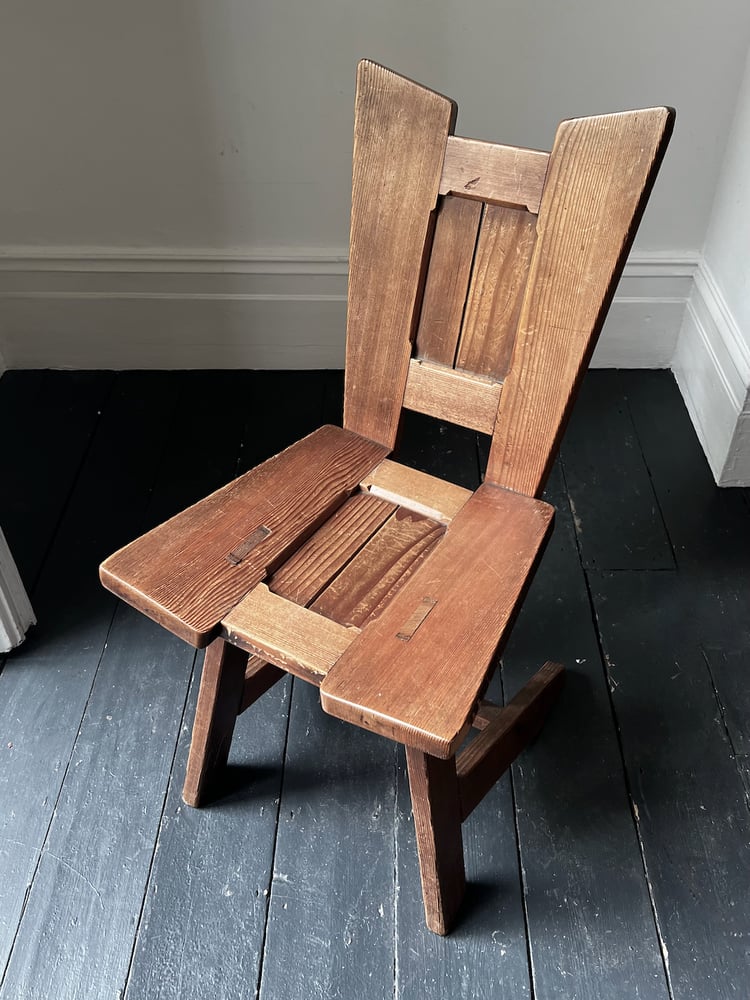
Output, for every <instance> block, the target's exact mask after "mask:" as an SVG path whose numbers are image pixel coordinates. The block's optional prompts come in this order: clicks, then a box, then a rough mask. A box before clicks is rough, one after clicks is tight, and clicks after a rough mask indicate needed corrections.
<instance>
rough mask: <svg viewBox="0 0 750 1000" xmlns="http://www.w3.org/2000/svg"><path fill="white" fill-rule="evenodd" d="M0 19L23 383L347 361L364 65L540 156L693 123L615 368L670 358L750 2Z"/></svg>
mask: <svg viewBox="0 0 750 1000" xmlns="http://www.w3.org/2000/svg"><path fill="white" fill-rule="evenodd" d="M0 16H1V17H2V31H0V121H2V123H3V127H2V136H3V155H2V159H1V161H0V162H1V164H2V165H1V166H0V170H1V171H2V179H1V180H0V352H1V353H2V354H3V355H4V357H5V361H6V364H8V365H9V366H23V365H31V366H34V365H55V366H81V365H84V366H85V365H112V366H134V367H138V366H152V365H153V366H198V365H209V366H210V365H218V366H224V365H247V366H259V367H263V366H274V365H278V366H280V365H290V364H294V365H301V366H308V367H315V366H327V365H332V364H340V363H341V360H342V358H343V353H342V344H343V316H344V301H343V299H344V294H345V254H346V244H347V238H348V210H349V206H348V201H349V177H350V157H351V132H352V98H353V88H354V71H355V65H356V62H357V59H358V58H359V57H360V56H362V55H367V56H370V57H371V58H374V59H376V60H378V61H381V62H383V63H385V64H386V65H389V66H391V67H392V68H394V69H397V70H399V71H401V72H404V73H407V74H408V75H410V76H413V77H414V78H415V79H418V80H419V81H420V82H424V83H427V84H429V85H431V86H433V87H434V88H436V89H438V90H441V91H443V92H445V93H447V94H449V95H451V96H452V97H455V98H456V99H457V100H458V102H459V106H460V108H461V109H462V111H461V113H460V115H459V129H458V131H459V133H461V134H465V135H476V136H480V137H483V138H496V139H499V140H501V141H506V142H510V143H515V144H520V145H529V146H539V147H547V148H548V147H549V145H550V143H551V140H552V135H553V131H554V127H555V124H556V123H557V121H558V120H560V119H561V118H564V117H568V116H571V115H580V114H593V113H599V112H604V111H612V110H618V109H623V108H628V107H635V106H643V105H649V104H662V103H667V104H673V105H675V106H676V107H677V108H678V122H677V129H676V132H675V136H674V139H673V142H672V145H671V148H670V152H669V155H668V157H667V160H666V162H665V165H664V168H663V171H662V174H661V177H660V179H659V181H658V182H657V186H656V189H655V191H654V195H653V198H652V201H651V204H650V207H649V210H648V213H647V215H646V218H645V220H644V223H643V226H642V229H641V232H640V234H639V237H638V242H637V244H636V253H637V254H638V255H640V256H637V257H636V259H635V263H634V266H633V267H631V268H630V269H629V270H628V272H627V276H626V283H624V285H623V287H622V288H621V291H620V293H619V295H618V299H617V301H616V305H615V312H614V313H613V318H612V322H611V323H609V324H608V326H607V329H606V331H605V335H604V337H603V341H602V345H601V347H600V350H599V351H598V353H597V356H596V357H597V359H598V361H599V363H600V364H632V365H638V364H646V365H649V364H651V365H666V364H668V363H669V360H670V358H671V355H672V352H673V349H674V343H675V341H676V337H677V333H678V331H679V324H680V319H681V315H682V311H683V309H684V302H685V299H686V298H687V291H686V290H685V285H686V282H688V281H689V275H690V268H691V267H692V266H693V265H694V263H695V260H696V259H697V254H698V251H699V250H700V248H701V246H702V244H703V240H704V235H705V232H706V226H707V223H708V218H709V212H710V207H711V202H712V198H713V192H714V189H715V185H716V180H717V176H718V171H719V167H720V163H721V158H722V155H723V151H724V147H725V144H726V140H727V135H728V131H729V126H730V122H731V117H732V110H733V107H734V103H735V97H736V94H737V91H738V87H739V84H740V80H741V76H742V69H743V63H744V56H745V53H746V51H747V44H748V39H749V38H750V5H749V4H748V3H747V0H714V2H713V3H712V4H711V5H706V4H705V3H704V0H682V2H680V3H679V4H677V3H675V2H674V0H630V2H629V3H628V4H614V3H609V2H606V0H604V2H603V0H505V2H502V3H497V2H496V0H315V2H310V0H160V2H159V3H153V2H152V0H148V2H147V0H130V2H129V3H121V2H114V0H67V2H66V3H64V4H61V3H59V2H57V0H5V2H4V3H3V9H2V14H1V15H0ZM634 331H635V332H634Z"/></svg>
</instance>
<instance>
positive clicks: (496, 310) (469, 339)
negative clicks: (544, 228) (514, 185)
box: [456, 205, 536, 379]
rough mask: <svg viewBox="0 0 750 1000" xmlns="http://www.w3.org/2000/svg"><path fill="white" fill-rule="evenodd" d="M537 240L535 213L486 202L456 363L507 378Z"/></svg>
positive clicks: (481, 372) (484, 373)
mask: <svg viewBox="0 0 750 1000" xmlns="http://www.w3.org/2000/svg"><path fill="white" fill-rule="evenodd" d="M535 242H536V217H535V216H534V215H532V214H531V213H530V212H527V211H524V210H519V209H515V208H506V207H504V206H502V205H485V208H484V214H483V217H482V225H481V227H480V230H479V241H478V243H477V248H476V254H475V257H474V267H473V269H472V274H471V283H470V286H469V294H468V298H467V300H466V312H465V316H464V322H463V327H462V330H461V340H460V343H459V347H458V355H457V357H456V367H457V368H463V369H465V370H466V371H470V372H476V373H477V374H478V375H490V376H493V377H494V378H497V379H503V378H505V375H506V374H507V372H508V367H509V365H510V358H511V354H512V353H513V344H514V342H515V338H516V328H517V326H518V317H519V314H520V311H521V303H522V301H523V295H524V292H525V290H526V278H527V276H528V272H529V261H530V260H531V253H532V251H533V249H534V243H535Z"/></svg>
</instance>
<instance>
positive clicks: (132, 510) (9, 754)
mask: <svg viewBox="0 0 750 1000" xmlns="http://www.w3.org/2000/svg"><path fill="white" fill-rule="evenodd" d="M2 381H4V377H3V380H2ZM1 386H2V382H0V387H1ZM71 392H73V389H72V390H71ZM177 398H178V391H177V387H176V386H175V385H174V383H173V384H172V385H169V386H164V385H163V384H162V383H160V380H159V379H158V378H155V377H154V376H153V375H152V374H143V373H137V374H128V375H124V376H123V375H120V376H118V378H117V382H116V385H115V387H114V390H113V392H112V395H111V397H110V398H109V401H108V404H107V407H106V409H105V411H104V413H103V414H102V418H101V420H100V421H99V422H98V424H97V427H96V431H95V433H94V436H93V438H92V441H91V446H90V448H89V449H88V451H87V453H86V459H85V463H84V465H83V468H82V469H81V471H80V473H79V475H78V476H77V478H76V482H75V485H74V487H73V490H72V492H71V494H70V496H69V498H68V502H67V506H66V508H65V510H64V511H60V512H59V513H60V514H61V515H62V517H61V519H60V521H59V525H58V528H57V531H56V533H55V536H54V541H53V543H52V546H51V548H50V550H49V553H48V555H47V558H46V560H45V563H44V567H43V570H42V573H41V575H40V577H39V580H38V583H37V586H36V588H35V591H34V595H33V597H34V605H35V611H36V613H37V616H38V618H39V620H40V621H41V622H42V623H43V628H41V629H40V628H37V629H36V630H35V631H33V632H32V633H30V635H29V637H28V639H27V640H26V642H25V643H24V644H23V645H22V646H20V647H19V648H18V649H17V650H15V651H14V652H13V653H12V654H11V655H9V657H8V659H7V662H6V665H5V668H4V669H3V671H2V674H0V732H1V733H2V741H0V746H2V747H3V748H4V749H3V753H2V754H0V794H1V796H2V808H1V809H0V863H1V865H2V887H3V888H2V891H3V898H4V903H3V905H2V906H0V968H4V967H5V964H6V962H7V960H8V958H9V955H10V952H11V949H12V947H13V942H14V939H16V940H17V941H20V940H21V939H22V937H23V935H24V934H25V933H26V932H25V931H19V929H18V927H19V920H20V919H21V916H22V914H23V913H24V904H25V894H26V891H27V889H28V887H29V885H31V883H32V882H33V881H34V879H35V874H36V872H37V867H38V862H39V859H40V852H41V851H42V848H43V846H44V844H45V839H46V836H47V831H48V829H49V825H50V821H51V820H52V817H53V813H54V810H55V804H56V802H57V800H58V796H59V795H60V790H61V788H62V787H63V784H64V781H65V779H66V776H67V768H68V763H69V761H70V759H71V754H72V751H73V747H74V744H75V741H76V734H77V733H78V729H79V726H80V724H81V719H82V717H83V714H84V711H85V708H86V704H87V701H88V698H89V694H90V692H91V687H92V683H93V680H94V677H95V676H96V671H97V669H98V666H99V661H100V658H101V655H102V650H103V648H104V645H105V643H106V641H107V636H108V633H109V629H110V626H111V623H112V617H113V614H114V603H113V601H112V600H111V598H110V597H109V596H108V595H107V594H106V592H104V591H103V590H102V588H101V587H100V586H99V585H98V583H97V581H96V573H95V570H94V567H95V565H96V564H97V563H98V561H99V560H100V559H101V558H102V556H103V555H104V554H106V552H107V551H108V550H111V549H112V548H114V547H115V546H117V545H118V544H121V542H122V541H123V537H122V536H123V534H124V535H125V537H127V535H128V534H131V535H132V534H135V533H136V532H137V531H138V530H139V528H140V527H141V525H142V520H143V515H144V511H145V508H146V504H147V501H148V497H149V491H150V489H151V486H152V484H153V481H154V478H155V476H156V474H157V470H158V468H159V464H160V462H161V460H162V450H163V448H164V447H165V444H166V439H167V436H168V434H169V432H170V423H169V418H170V414H171V412H172V410H173V409H174V407H175V404H176V401H177ZM21 412H23V411H21ZM154 427H156V428H158V429H157V430H156V431H155V430H154ZM17 430H18V432H19V434H22V432H23V431H22V425H21V423H20V421H19V422H17ZM21 468H23V467H21ZM34 471H35V473H36V474H35V476H34V478H33V479H32V474H33V473H34ZM26 472H27V475H28V477H29V478H28V479H27V480H26V485H25V486H24V490H26V489H28V488H29V486H30V484H33V485H31V488H33V489H38V490H40V491H44V490H45V489H47V483H46V468H45V467H44V466H41V465H40V466H37V468H36V470H34V469H33V468H32V467H29V466H26ZM105 512H106V513H105ZM27 531H29V532H33V531H34V525H33V522H31V521H29V522H28V523H27ZM50 540H51V539H50ZM189 659H190V662H192V655H190V656H189ZM84 888H85V886H84ZM92 896H93V894H92ZM94 901H95V899H94ZM92 912H93V911H92ZM29 933H33V934H36V933H37V928H35V927H34V926H33V923H32V924H29ZM17 934H18V935H19V936H18V938H16V935H17ZM27 959H28V955H27ZM47 972H48V970H47V969H46V967H42V968H41V969H40V981H42V980H43V979H44V976H45V975H46V974H47ZM44 989H46V986H45V987H44ZM19 995H20V994H19V992H18V991H10V992H6V994H5V996H6V997H8V998H11V997H12V998H16V997H18V996H19Z"/></svg>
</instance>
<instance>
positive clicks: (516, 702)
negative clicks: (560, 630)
mask: <svg viewBox="0 0 750 1000" xmlns="http://www.w3.org/2000/svg"><path fill="white" fill-rule="evenodd" d="M563 678H564V670H563V667H562V666H561V665H560V664H559V663H549V662H548V663H545V664H544V666H543V667H542V668H541V669H540V670H538V671H537V673H535V674H534V676H533V677H532V678H531V680H530V681H528V682H527V683H526V684H525V685H524V687H523V688H521V690H520V691H519V692H518V694H517V695H516V696H515V698H513V699H512V701H510V702H508V704H507V705H506V706H505V708H503V709H500V710H499V712H498V713H497V715H496V716H495V718H494V719H492V720H491V721H490V722H489V724H488V725H487V726H485V727H484V728H483V729H482V732H481V734H480V735H479V736H477V738H476V739H474V740H472V742H471V743H469V745H468V746H467V747H466V748H465V749H464V750H462V751H461V752H460V753H459V755H458V757H457V758H456V771H457V774H458V785H459V798H460V800H461V820H462V821H463V820H465V819H466V818H467V816H469V815H470V814H471V813H472V812H473V810H474V809H476V807H477V806H478V805H479V803H480V802H481V801H482V799H483V798H484V796H485V795H486V794H487V792H488V791H489V790H490V789H491V788H492V786H493V785H494V784H495V782H496V781H497V780H498V778H499V777H500V776H501V775H502V774H503V773H504V772H505V771H507V769H508V768H509V767H510V765H511V764H512V763H513V761H514V760H515V759H516V757H517V756H518V755H519V754H520V753H521V751H522V750H524V749H525V747H526V746H527V745H528V744H529V743H530V742H531V741H532V740H533V739H534V738H535V737H536V736H537V735H538V733H539V731H540V730H541V728H542V726H543V725H544V721H545V719H546V717H547V715H548V713H549V710H550V709H551V708H552V705H553V704H554V701H555V699H556V698H557V696H558V694H559V693H560V689H561V687H562V682H563Z"/></svg>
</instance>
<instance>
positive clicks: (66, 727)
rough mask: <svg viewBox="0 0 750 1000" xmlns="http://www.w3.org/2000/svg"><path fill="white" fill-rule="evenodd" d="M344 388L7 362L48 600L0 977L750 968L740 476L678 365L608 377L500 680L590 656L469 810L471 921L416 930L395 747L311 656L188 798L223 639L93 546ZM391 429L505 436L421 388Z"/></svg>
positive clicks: (120, 539) (469, 988)
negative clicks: (195, 627) (201, 648)
mask: <svg viewBox="0 0 750 1000" xmlns="http://www.w3.org/2000/svg"><path fill="white" fill-rule="evenodd" d="M341 399H342V379H341V375H340V373H336V372H326V373H314V372H293V373H284V372H269V373H260V372H257V373H243V372H210V373H209V372H206V373H201V372H190V373H184V372H183V373H171V374H170V373H129V374H122V375H111V374H106V373H105V374H100V373H99V374H97V373H45V372H30V373H20V372H11V373H6V375H5V376H3V377H2V379H0V417H1V418H2V422H3V426H11V427H14V428H17V429H18V433H16V434H15V435H14V436H13V438H12V443H11V448H12V454H13V456H14V470H15V472H16V479H15V481H14V482H12V483H11V482H9V481H8V480H7V479H5V480H4V481H3V482H2V483H0V523H2V524H3V525H4V527H6V530H7V533H8V534H9V536H10V540H11V545H12V548H13V550H14V552H15V553H16V556H17V558H18V561H19V563H20V565H21V567H22V572H23V575H24V577H25V579H26V580H27V582H28V581H32V583H33V580H34V579H36V585H35V586H34V589H33V595H32V596H33V600H34V605H35V609H36V611H37V614H38V616H39V619H40V624H39V626H38V627H37V628H36V629H35V630H34V631H33V632H32V633H31V634H30V636H29V638H28V640H27V642H26V643H25V644H24V645H23V646H22V647H20V649H19V650H17V651H15V652H14V653H13V654H11V655H10V656H9V657H8V660H7V665H6V667H5V669H4V671H3V672H2V673H0V975H4V982H3V985H2V987H0V997H1V998H2V1000H31V998H44V1000H47V998H48V997H52V996H54V997H56V998H59V1000H69V998H76V1000H78V998H80V1000H84V998H85V1000H100V998H102V997H109V996H111V997H115V996H118V995H120V996H125V997H126V998H127V1000H142V998H143V1000H152V998H162V997H165V998H177V997H180V998H183V997H187V998H189V997H195V998H198V997H204V996H209V995H210V996H212V997H213V996H216V997H219V998H221V997H226V998H230V997H239V996H248V997H252V996H254V995H256V990H258V989H259V990H260V996H261V997H262V1000H277V998H279V1000H281V998H285V997H289V998H298V997H299V998H304V1000H307V998H308V997H317V996H320V997H326V998H328V997H346V998H347V1000H349V998H351V997H362V998H363V1000H366V998H370V997H373V998H378V1000H380V998H381V997H388V998H390V997H393V998H394V1000H395V998H397V997H398V998H400V1000H412V998H414V1000H421V998H423V997H426V998H433V997H435V998H437V997H444V996H450V997H467V998H469V997H471V998H482V997H488V998H489V997H492V998H493V1000H494V998H503V997H509V998H510V997H513V998H516V997H521V998H524V997H528V998H529V1000H531V998H532V997H533V998H534V1000H546V998H552V997H555V998H557V997H571V998H572V997H582V998H583V997H585V998H591V1000H594V998H596V1000H599V998H600V997H608V998H609V997H612V998H615V997H628V998H630V997H643V998H646V1000H652V998H653V1000H667V998H668V997H669V998H670V1000H688V998H693V997H701V1000H724V998H728V997H732V998H734V997H737V996H742V995H744V992H746V980H747V950H746V949H747V928H748V927H749V926H750V904H748V902H747V899H748V893H747V886H748V872H750V856H749V852H750V847H749V846H748V845H749V844H750V809H749V808H748V805H749V803H750V768H749V762H750V736H748V727H747V719H748V717H749V715H750V694H748V691H750V688H749V687H748V685H747V683H746V678H747V675H748V670H750V659H749V657H750V620H749V619H748V616H747V608H748V606H750V574H749V573H748V565H750V550H749V547H750V531H748V527H749V526H750V502H749V496H750V494H748V491H747V490H719V489H717V488H716V487H715V485H714V483H713V480H712V477H711V474H710V471H709V469H708V466H707V464H706V462H705V459H704V458H703V455H702V452H701V450H700V447H699V445H698V443H697V440H696V438H695V434H694V432H693V430H692V427H691V425H690V422H689V418H688V417H687V413H686V411H685V408H684V405H683V404H682V401H681V398H680V396H679V392H678V390H677V388H676V386H675V383H674V380H673V379H672V377H671V375H670V374H669V373H667V372H620V373H616V372H606V373H605V372H601V373H599V372H597V373H593V374H591V375H589V376H587V379H586V384H585V387H584V391H583V394H582V396H581V398H580V401H579V403H578V405H577V408H576V411H575V413H574V416H573V420H572V422H571V425H570V429H569V432H568V435H567V437H566V438H565V441H564V444H563V455H562V463H561V465H560V466H559V467H558V468H557V469H556V470H555V472H554V473H553V476H552V479H551V481H550V490H549V496H548V498H549V499H550V500H551V501H552V502H554V503H555V505H556V506H557V507H558V517H557V527H556V530H555V534H554V536H553V538H552V540H551V542H550V545H549V548H548V551H547V554H546V556H545V558H544V560H543V562H542V565H541V567H540V570H539V573H538V576H537V580H536V582H535V583H534V585H533V586H532V589H531V591H530V592H529V596H528V599H527V601H526V605H525V607H524V610H523V612H522V615H521V617H520V619H519V622H518V626H517V628H516V631H515V634H514V636H513V639H512V640H511V643H510V645H509V647H508V649H507V651H506V655H505V657H504V663H503V670H502V687H503V689H504V694H505V697H506V698H510V697H512V696H513V694H514V693H515V691H516V690H517V689H518V687H520V686H521V684H522V683H523V682H524V681H525V680H526V679H527V678H528V676H530V674H531V673H533V671H534V670H535V669H536V668H537V667H538V666H539V664H540V663H542V662H543V661H544V660H545V659H547V658H552V659H556V660H563V661H564V662H565V663H566V665H567V667H568V669H569V678H568V683H567V686H566V688H565V690H564V692H563V695H562V697H561V700H560V703H559V704H558V705H557V706H556V708H555V709H554V710H553V712H552V715H551V716H550V720H549V723H548V725H547V727H546V728H545V730H544V731H543V733H542V735H541V737H540V738H539V739H538V740H537V742H536V743H535V745H534V746H533V747H532V748H530V749H529V750H528V751H527V752H526V753H525V754H524V755H523V756H522V757H521V758H519V760H518V762H517V763H516V765H514V768H513V771H512V776H506V778H505V779H504V780H503V781H502V782H501V783H500V784H499V785H498V786H497V787H496V788H495V789H494V790H493V792H492V794H491V795H490V796H489V797H488V798H487V799H486V800H485V802H483V803H482V804H481V805H480V806H479V808H478V809H477V810H476V811H475V812H474V813H473V814H472V816H471V818H470V820H469V822H468V823H467V825H466V827H465V828H464V839H465V855H466V863H467V874H468V879H469V886H468V893H467V904H466V906H465V907H464V910H463V911H462V913H461V915H460V919H459V921H458V925H457V927H456V929H455V931H454V933H453V934H452V935H451V936H449V937H448V938H445V939H443V938H438V937H436V936H435V935H432V934H430V933H429V932H427V931H426V930H425V928H424V923H423V916H422V901H421V893H420V888H419V872H418V867H417V862H416V852H415V847H414V832H413V823H412V820H411V816H410V804H409V797H408V788H407V782H406V776H405V771H404V764H403V759H402V755H401V753H400V751H398V750H397V749H395V748H393V746H392V745H391V744H389V743H388V741H386V740H384V739H380V738H378V737H375V736H373V735H372V734H368V733H366V732H363V731H360V730H358V729H356V728H354V727H350V726H347V725H345V724H344V723H341V722H338V721H337V720H334V719H332V718H330V717H328V716H325V715H324V714H323V713H322V712H321V711H320V708H319V705H318V694H317V691H316V690H315V689H313V688H311V687H309V686H307V685H304V684H303V683H301V682H298V681H295V682H294V685H295V689H294V692H293V693H291V688H292V685H291V682H290V681H286V682H284V684H282V685H277V686H276V687H275V688H274V689H272V690H271V691H269V692H268V693H267V694H266V695H264V696H263V698H262V699H261V700H260V701H259V702H258V703H257V704H256V705H254V706H253V707H252V708H251V709H250V710H249V711H248V712H247V713H246V714H245V715H244V716H243V717H242V718H241V719H240V720H239V723H238V729H237V736H236V741H235V744H234V745H233V749H232V756H231V758H230V769H229V771H228V773H227V778H226V781H225V783H224V785H223V787H222V788H220V789H219V792H218V795H217V797H216V799H215V800H214V801H213V802H212V803H210V804H209V805H208V806H207V807H206V808H205V809H203V810H192V809H189V808H188V807H186V806H184V805H183V804H182V803H181V800H180V789H181V784H182V779H183V774H184V767H185V758H186V754H187V746H188V736H189V726H190V724H191V721H192V713H193V711H194V707H193V706H194V700H195V695H196V685H197V680H198V675H199V667H200V657H198V664H197V669H195V670H193V659H194V657H193V652H192V650H191V649H190V648H189V647H187V646H186V645H183V644H182V643H179V642H178V641H177V640H174V639H173V638H171V637H170V636H168V635H167V634H166V633H164V632H161V631H160V630H159V629H158V628H157V627H156V626H155V625H153V624H152V623H150V622H146V621H144V620H142V619H140V618H138V617H137V616H136V615H135V614H134V613H133V612H131V611H129V610H128V609H125V608H124V607H120V608H119V609H118V610H117V611H116V613H115V609H116V607H117V606H116V604H115V602H114V601H113V600H112V599H111V598H110V597H109V595H107V594H106V593H105V592H104V591H102V590H101V588H100V587H99V585H98V582H97V578H96V566H97V563H98V561H99V560H100V559H101V558H102V557H103V556H104V555H106V554H108V553H109V552H111V551H113V550H114V549H115V548H116V547H117V546H119V545H121V544H123V543H124V542H126V541H128V540H129V539H130V538H132V537H134V535H136V534H137V533H138V532H139V531H141V530H143V529H144V528H146V527H148V526H150V525H151V524H153V523H157V522H158V521H160V520H163V519H164V518H166V517H168V516H169V515H171V514H172V513H174V512H176V511H177V510H179V509H181V508H182V507H184V506H185V505H186V504H188V503H190V502H192V501H194V500H196V499H199V498H200V497H201V496H203V495H205V494H206V493H207V492H209V491H210V490H212V489H214V488H215V487H216V486H219V485H221V484H223V483H224V482H226V481H227V480H228V479H231V478H232V477H233V476H234V475H236V474H238V473H240V472H242V471H244V470H245V469H246V468H248V467H251V466H253V465H255V464H257V462H259V461H261V460H263V459H264V458H267V457H268V456H269V455H271V454H275V453H277V452H278V451H280V450H281V449H282V448H284V447H285V446H286V445H288V444H290V443H292V442H293V441H294V440H296V439H298V438H299V437H301V436H302V435H303V434H305V433H307V432H309V431H311V430H313V429H315V427H317V426H318V425H319V424H320V423H321V422H333V423H336V422H338V421H339V420H340V415H341ZM398 458H399V460H400V461H403V462H405V463H406V464H410V465H413V466H415V467H417V468H420V469H423V470H424V471H426V472H430V473H432V474H437V475H440V476H443V477H445V478H448V479H451V480H452V481H453V482H456V483H459V484H460V485H464V486H467V487H469V488H474V487H475V486H476V484H477V482H478V481H479V475H480V468H481V463H482V460H486V439H482V438H481V436H478V435H475V434H472V433H471V432H463V431H461V430H460V429H459V428H455V427H453V426H452V425H449V424H445V423H444V422H439V421H434V420H431V419H430V418H426V417H423V416H421V415H419V414H408V415H407V417H406V418H405V421H404V427H403V433H402V437H401V443H400V453H399V454H398ZM191 677H192V679H191ZM494 683H495V684H496V685H500V683H501V681H500V679H499V678H498V679H496V681H495V682H494ZM502 693H503V691H502V690H500V689H499V688H498V691H497V692H496V700H497V698H500V697H502ZM186 698H187V707H185V705H186ZM670 991H671V993H670ZM743 991H744V992H743Z"/></svg>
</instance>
